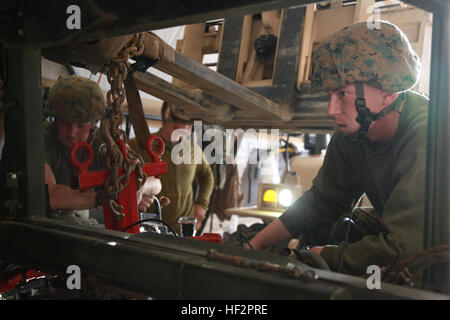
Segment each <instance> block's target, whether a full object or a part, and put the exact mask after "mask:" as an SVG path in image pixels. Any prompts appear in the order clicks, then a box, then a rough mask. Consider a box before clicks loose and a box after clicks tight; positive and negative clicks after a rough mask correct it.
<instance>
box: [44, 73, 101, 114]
mask: <svg viewBox="0 0 450 320" xmlns="http://www.w3.org/2000/svg"><path fill="white" fill-rule="evenodd" d="M46 111H47V112H48V113H49V114H50V115H51V116H53V117H55V118H57V119H61V120H66V121H71V122H80V123H85V122H92V121H96V120H101V119H103V118H104V116H105V112H106V102H105V97H104V95H103V92H102V90H101V89H100V86H99V85H98V84H97V83H96V82H94V81H91V80H89V79H87V78H83V77H80V76H68V77H61V78H59V79H58V80H57V81H56V82H55V84H54V85H53V86H52V88H51V89H50V92H49V95H48V98H47V102H46Z"/></svg>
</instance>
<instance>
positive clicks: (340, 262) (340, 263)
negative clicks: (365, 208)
mask: <svg viewBox="0 0 450 320" xmlns="http://www.w3.org/2000/svg"><path fill="white" fill-rule="evenodd" d="M364 195H365V194H364V193H363V194H362V196H361V197H360V198H359V199H358V201H357V202H356V204H355V205H354V206H353V208H352V211H351V213H350V221H349V222H348V226H347V230H346V232H345V239H344V245H343V246H342V251H341V254H340V257H339V267H338V272H341V268H342V263H343V262H344V251H345V248H346V246H347V241H348V237H349V234H350V227H351V225H352V221H353V214H354V213H355V211H356V209H357V208H358V207H359V206H360V204H361V202H362V200H363V198H364Z"/></svg>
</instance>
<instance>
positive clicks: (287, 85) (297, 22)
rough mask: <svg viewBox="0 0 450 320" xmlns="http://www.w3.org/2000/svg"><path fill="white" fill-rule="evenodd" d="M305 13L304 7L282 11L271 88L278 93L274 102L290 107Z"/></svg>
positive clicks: (293, 94) (294, 86)
mask: <svg viewBox="0 0 450 320" xmlns="http://www.w3.org/2000/svg"><path fill="white" fill-rule="evenodd" d="M305 11H306V9H305V7H295V8H288V9H284V10H283V15H282V24H281V29H280V36H279V39H278V50H277V56H276V60H275V68H274V74H273V87H275V88H276V90H277V91H278V94H277V99H274V101H275V102H277V103H279V104H283V105H285V104H286V105H291V102H292V100H293V99H294V96H295V93H296V92H295V90H294V89H295V88H296V84H297V77H298V61H299V57H300V50H301V38H302V32H303V25H304V21H305Z"/></svg>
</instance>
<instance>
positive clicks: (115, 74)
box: [100, 33, 147, 219]
mask: <svg viewBox="0 0 450 320" xmlns="http://www.w3.org/2000/svg"><path fill="white" fill-rule="evenodd" d="M144 37H145V34H144V33H139V34H135V35H133V37H132V38H131V40H130V41H129V42H128V44H127V45H126V46H125V47H124V48H123V49H122V50H121V51H120V52H119V53H118V54H117V55H116V56H115V57H114V58H113V59H112V61H111V65H110V67H109V70H108V73H107V78H108V82H109V84H110V86H111V89H110V90H109V91H108V93H107V97H106V98H107V104H108V106H109V108H110V112H109V115H108V117H107V118H106V119H104V120H103V121H102V122H101V125H100V133H101V136H102V138H103V140H104V141H105V143H106V147H107V154H108V155H110V156H111V157H110V158H108V161H107V167H108V169H109V170H110V172H111V173H110V175H109V176H108V178H107V179H106V181H105V184H104V185H103V195H104V196H105V195H106V196H105V197H106V198H107V199H108V200H107V203H108V207H109V209H110V210H111V212H112V213H113V215H114V217H116V218H117V219H123V218H124V216H125V215H124V214H123V213H122V212H121V211H122V210H123V206H120V205H119V204H118V203H117V201H118V197H119V194H120V193H121V192H122V190H123V189H124V188H126V187H127V186H128V184H129V182H130V175H131V173H132V172H133V171H135V170H136V169H137V173H136V189H137V190H139V189H140V188H141V187H142V185H143V184H144V183H145V180H146V178H147V176H146V175H145V174H144V173H143V170H142V166H143V165H144V161H143V160H142V157H141V156H140V155H139V154H137V153H136V152H135V151H134V150H132V149H131V148H130V149H128V150H127V154H126V157H125V159H124V157H123V154H122V150H121V148H120V146H119V145H118V143H117V141H118V140H119V139H121V140H123V141H125V142H127V141H128V138H127V136H126V133H125V132H124V131H123V130H121V129H120V126H121V125H122V123H123V113H122V110H121V109H120V106H121V105H122V103H123V101H124V100H125V88H124V84H123V82H124V80H125V79H126V77H127V74H128V68H127V61H128V59H130V58H131V57H134V56H139V55H141V54H142V52H143V51H144ZM122 167H123V173H122V175H120V176H119V170H120V168H122Z"/></svg>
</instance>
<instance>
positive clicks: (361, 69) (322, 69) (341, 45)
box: [311, 21, 421, 142]
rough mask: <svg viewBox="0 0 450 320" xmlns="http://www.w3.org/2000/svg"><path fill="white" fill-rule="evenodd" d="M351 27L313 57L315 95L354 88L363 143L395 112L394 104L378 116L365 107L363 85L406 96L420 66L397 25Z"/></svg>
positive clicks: (382, 23) (332, 37)
mask: <svg viewBox="0 0 450 320" xmlns="http://www.w3.org/2000/svg"><path fill="white" fill-rule="evenodd" d="M374 25H375V26H377V27H378V26H379V27H378V28H376V27H374V28H369V26H368V25H367V23H366V22H362V23H357V24H354V25H351V26H348V27H346V28H344V29H342V30H341V31H338V32H336V33H334V34H332V35H330V36H328V37H327V38H325V39H324V40H323V41H322V42H321V43H320V44H319V47H318V48H317V49H316V50H315V51H314V52H313V55H312V65H313V67H312V79H311V86H312V90H313V91H317V90H337V89H340V88H343V87H346V86H348V85H350V84H354V85H355V89H356V100H355V106H356V111H357V112H358V116H357V118H356V121H357V122H358V123H359V124H361V127H360V129H359V131H358V132H357V133H356V134H357V140H359V141H361V142H364V141H365V140H366V138H367V133H368V130H369V126H370V124H371V122H372V121H378V120H380V119H381V118H383V117H384V116H385V115H386V114H388V113H389V112H391V111H393V110H394V109H395V104H394V103H392V104H391V105H389V106H387V107H386V108H384V109H383V110H381V111H380V112H378V113H372V112H371V111H370V110H369V108H367V106H366V100H365V97H364V85H363V83H367V84H368V85H371V86H373V87H376V88H379V89H381V90H383V91H387V92H403V91H406V90H408V89H411V88H412V87H414V86H415V84H416V83H417V81H418V80H419V76H420V69H421V64H420V60H419V58H418V56H417V55H416V54H415V52H414V50H413V49H412V48H411V45H410V43H409V41H408V39H407V37H406V35H405V34H404V33H403V32H402V31H401V30H400V29H399V28H398V27H396V26H395V25H393V24H391V23H389V22H386V21H375V24H374Z"/></svg>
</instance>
